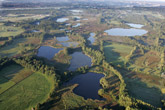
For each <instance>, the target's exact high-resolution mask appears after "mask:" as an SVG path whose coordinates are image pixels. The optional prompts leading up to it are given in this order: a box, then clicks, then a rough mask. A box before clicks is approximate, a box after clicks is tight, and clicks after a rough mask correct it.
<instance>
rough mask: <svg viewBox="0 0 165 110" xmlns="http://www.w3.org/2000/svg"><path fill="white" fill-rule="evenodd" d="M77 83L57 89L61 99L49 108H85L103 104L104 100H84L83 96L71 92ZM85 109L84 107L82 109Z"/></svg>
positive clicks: (60, 109)
mask: <svg viewBox="0 0 165 110" xmlns="http://www.w3.org/2000/svg"><path fill="white" fill-rule="evenodd" d="M76 86H77V85H76V84H75V85H72V86H67V87H64V88H62V89H60V90H59V91H58V93H59V94H62V95H61V100H60V101H59V102H57V103H55V104H54V105H53V106H54V107H52V108H51V110H62V109H65V110H72V109H74V110H78V109H79V108H85V107H86V106H93V107H96V108H97V107H98V106H101V105H104V104H105V102H104V101H98V100H91V99H87V100H85V99H84V98H83V97H81V96H78V95H76V94H74V93H73V89H74V88H75V87H76ZM84 110H85V109H84Z"/></svg>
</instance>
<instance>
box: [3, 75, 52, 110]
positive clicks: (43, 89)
mask: <svg viewBox="0 0 165 110" xmlns="http://www.w3.org/2000/svg"><path fill="white" fill-rule="evenodd" d="M52 85H53V84H51V82H50V81H49V80H48V78H47V77H46V76H45V75H44V74H41V73H33V74H32V75H31V76H30V77H28V78H26V79H25V80H23V81H22V82H20V83H18V84H16V85H15V86H14V87H12V88H10V89H9V90H8V91H6V92H5V93H3V94H1V95H0V107H1V109H2V110H26V109H31V108H32V107H34V106H36V104H38V103H43V102H44V101H46V99H47V98H48V95H49V93H50V92H51V88H52Z"/></svg>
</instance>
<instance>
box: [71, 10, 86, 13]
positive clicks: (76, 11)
mask: <svg viewBox="0 0 165 110" xmlns="http://www.w3.org/2000/svg"><path fill="white" fill-rule="evenodd" d="M70 11H71V12H73V13H81V12H83V10H70Z"/></svg>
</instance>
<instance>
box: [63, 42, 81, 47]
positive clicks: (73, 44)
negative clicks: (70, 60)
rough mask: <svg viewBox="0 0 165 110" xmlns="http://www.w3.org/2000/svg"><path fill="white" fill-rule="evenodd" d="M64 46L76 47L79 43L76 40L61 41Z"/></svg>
mask: <svg viewBox="0 0 165 110" xmlns="http://www.w3.org/2000/svg"><path fill="white" fill-rule="evenodd" d="M60 44H61V45H62V46H64V47H77V45H78V44H79V43H77V42H61V43H60Z"/></svg>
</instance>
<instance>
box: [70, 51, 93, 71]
mask: <svg viewBox="0 0 165 110" xmlns="http://www.w3.org/2000/svg"><path fill="white" fill-rule="evenodd" d="M71 56H72V59H71V62H70V63H71V64H70V67H69V69H68V70H70V71H75V70H76V69H77V68H79V67H82V66H86V65H87V66H89V67H90V66H91V65H92V62H91V58H90V57H88V56H86V55H84V54H83V53H82V52H74V53H73V54H72V55H71Z"/></svg>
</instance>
